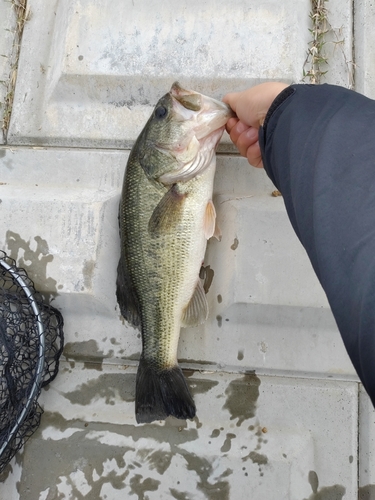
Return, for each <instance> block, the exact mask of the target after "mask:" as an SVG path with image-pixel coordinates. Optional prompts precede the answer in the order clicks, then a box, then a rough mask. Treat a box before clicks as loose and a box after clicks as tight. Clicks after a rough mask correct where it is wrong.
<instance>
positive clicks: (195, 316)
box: [181, 279, 208, 327]
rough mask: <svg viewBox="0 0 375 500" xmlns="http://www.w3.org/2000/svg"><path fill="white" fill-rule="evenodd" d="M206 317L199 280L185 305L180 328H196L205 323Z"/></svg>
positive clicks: (204, 296) (204, 297) (202, 290)
mask: <svg viewBox="0 0 375 500" xmlns="http://www.w3.org/2000/svg"><path fill="white" fill-rule="evenodd" d="M207 317H208V304H207V299H206V295H205V293H204V289H203V285H202V282H201V280H200V279H199V280H198V283H197V286H196V288H195V291H194V293H193V296H192V297H191V299H190V302H189V304H188V305H187V307H186V309H185V311H184V313H183V315H182V318H181V326H183V327H188V326H198V325H201V324H202V323H204V322H205V321H206V319H207Z"/></svg>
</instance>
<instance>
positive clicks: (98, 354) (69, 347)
mask: <svg viewBox="0 0 375 500" xmlns="http://www.w3.org/2000/svg"><path fill="white" fill-rule="evenodd" d="M112 354H113V351H110V352H109V353H108V354H106V355H104V353H103V351H100V350H99V348H98V343H97V342H96V340H92V339H91V340H85V341H84V342H67V343H66V344H65V347H64V351H63V355H64V356H65V358H66V360H67V361H77V362H82V363H84V366H85V368H90V369H92V368H93V364H96V365H97V368H96V369H97V370H100V371H101V370H102V364H103V360H104V359H105V358H109V357H111V356H112Z"/></svg>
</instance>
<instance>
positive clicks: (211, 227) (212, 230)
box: [204, 200, 221, 241]
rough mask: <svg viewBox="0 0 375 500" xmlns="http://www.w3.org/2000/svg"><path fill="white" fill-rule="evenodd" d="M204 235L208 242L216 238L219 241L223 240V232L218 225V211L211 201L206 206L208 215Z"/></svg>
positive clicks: (206, 215)
mask: <svg viewBox="0 0 375 500" xmlns="http://www.w3.org/2000/svg"><path fill="white" fill-rule="evenodd" d="M204 235H205V237H206V239H207V240H209V239H210V238H211V237H212V236H215V238H216V239H217V240H219V241H220V240H221V231H220V228H219V226H218V225H217V223H216V210H215V206H214V204H213V203H212V200H210V201H209V202H208V203H207V206H206V213H205V217H204Z"/></svg>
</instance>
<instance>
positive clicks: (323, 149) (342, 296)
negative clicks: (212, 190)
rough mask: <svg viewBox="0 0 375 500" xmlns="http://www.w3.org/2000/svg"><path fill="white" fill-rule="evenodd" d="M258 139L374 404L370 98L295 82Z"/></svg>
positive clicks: (373, 109) (374, 175)
mask: <svg viewBox="0 0 375 500" xmlns="http://www.w3.org/2000/svg"><path fill="white" fill-rule="evenodd" d="M259 142H260V146H261V150H262V156H263V163H264V166H265V169H266V171H267V173H268V175H269V177H270V178H271V179H272V181H273V182H274V184H275V185H276V187H277V188H278V189H279V190H280V191H281V193H282V195H283V197H284V201H285V205H286V209H287V212H288V215H289V218H290V221H291V223H292V225H293V227H294V230H295V231H296V233H297V236H298V237H299V239H300V241H301V243H302V245H303V246H304V247H305V249H306V252H307V254H308V256H309V258H310V260H311V263H312V265H313V267H314V270H315V272H316V274H317V276H318V278H319V280H320V282H321V284H322V286H323V289H324V290H325V292H326V294H327V297H328V300H329V303H330V306H331V309H332V312H333V314H334V317H335V319H336V322H337V325H338V328H339V330H340V333H341V336H342V338H343V341H344V343H345V346H346V349H347V351H348V353H349V356H350V358H351V360H352V362H353V364H354V367H355V369H356V370H357V373H358V375H359V377H360V379H361V381H362V383H363V385H364V386H365V389H366V390H367V392H368V394H369V395H370V397H371V400H372V403H373V404H374V405H375V101H373V100H371V99H368V98H366V97H364V96H362V95H360V94H358V93H356V92H353V91H350V90H347V89H344V88H341V87H336V86H333V85H318V86H314V85H293V86H291V87H288V89H286V90H285V91H283V92H282V93H281V94H280V95H279V96H278V98H276V100H275V101H274V103H273V105H272V106H271V108H270V111H269V113H268V115H267V117H266V120H265V123H264V126H263V128H261V129H260V131H259ZM332 356H334V353H332Z"/></svg>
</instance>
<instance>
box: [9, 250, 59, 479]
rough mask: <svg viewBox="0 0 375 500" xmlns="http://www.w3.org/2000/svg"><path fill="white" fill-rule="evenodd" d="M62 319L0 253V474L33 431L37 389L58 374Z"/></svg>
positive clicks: (39, 412)
mask: <svg viewBox="0 0 375 500" xmlns="http://www.w3.org/2000/svg"><path fill="white" fill-rule="evenodd" d="M63 343H64V334H63V318H62V316H61V314H60V312H59V311H57V310H56V309H55V308H54V307H52V306H50V305H46V304H45V303H44V302H43V299H42V296H41V295H40V294H39V293H38V292H36V291H35V288H34V284H33V282H32V281H31V280H30V278H29V277H28V276H27V273H26V271H25V270H24V269H19V268H17V267H16V265H15V262H14V261H13V260H12V259H10V258H9V257H8V256H7V255H6V254H5V253H4V252H2V251H0V473H1V472H2V471H3V470H4V469H5V467H6V465H7V464H8V463H9V461H10V460H11V459H12V457H13V456H14V455H15V454H16V453H17V451H18V450H19V449H20V448H21V447H22V446H23V444H24V443H25V442H26V441H27V439H28V438H29V437H30V436H31V435H32V434H33V433H34V432H35V430H36V429H37V428H38V426H39V423H40V417H41V415H42V413H43V410H42V408H41V407H40V405H39V404H38V402H37V400H38V397H39V395H40V391H41V388H42V387H43V386H45V385H47V384H49V383H50V382H51V381H52V380H53V379H54V378H55V377H56V375H57V372H58V369H59V358H60V355H61V353H62V350H63Z"/></svg>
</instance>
